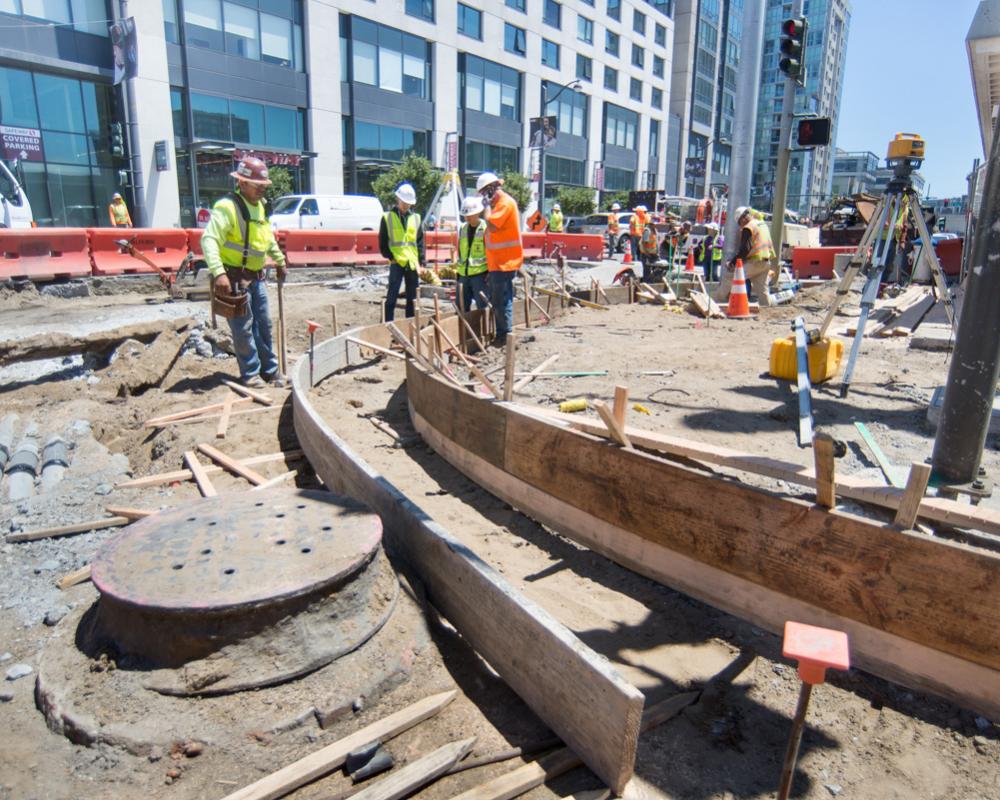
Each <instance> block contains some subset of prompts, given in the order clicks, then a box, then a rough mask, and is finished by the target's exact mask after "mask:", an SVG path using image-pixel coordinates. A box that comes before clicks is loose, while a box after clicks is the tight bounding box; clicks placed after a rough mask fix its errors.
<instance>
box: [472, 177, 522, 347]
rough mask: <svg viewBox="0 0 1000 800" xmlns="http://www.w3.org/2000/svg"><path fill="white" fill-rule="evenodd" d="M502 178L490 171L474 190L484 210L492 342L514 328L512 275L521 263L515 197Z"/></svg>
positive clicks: (502, 340) (499, 341) (501, 341)
mask: <svg viewBox="0 0 1000 800" xmlns="http://www.w3.org/2000/svg"><path fill="white" fill-rule="evenodd" d="M502 186H503V181H502V180H501V179H500V178H498V177H497V176H496V175H495V174H494V173H492V172H484V173H483V174H482V175H480V176H479V177H478V178H477V179H476V191H477V192H478V193H479V196H480V197H481V198H483V205H484V206H486V207H487V209H488V210H487V212H486V268H487V270H488V271H489V274H490V275H489V280H490V302H491V303H492V304H493V316H494V319H495V322H496V326H495V330H496V336H495V337H494V339H493V344H494V345H496V346H497V347H502V346H505V345H506V344H507V334H508V332H510V330H511V329H512V328H513V327H514V278H516V277H517V273H518V272H519V271H520V269H521V266H522V265H523V264H524V244H523V241H522V239H521V221H520V215H519V213H518V210H517V203H516V202H515V201H514V198H513V197H511V196H510V195H509V194H507V192H505V191H504V190H503V189H502V188H501V187H502Z"/></svg>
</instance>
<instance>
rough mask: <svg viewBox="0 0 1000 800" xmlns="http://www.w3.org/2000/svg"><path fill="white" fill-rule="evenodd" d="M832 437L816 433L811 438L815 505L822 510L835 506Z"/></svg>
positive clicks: (835, 491)
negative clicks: (814, 470) (814, 473)
mask: <svg viewBox="0 0 1000 800" xmlns="http://www.w3.org/2000/svg"><path fill="white" fill-rule="evenodd" d="M833 449H834V448H833V437H832V436H830V434H828V433H822V432H820V433H817V434H816V436H815V437H814V438H813V460H814V462H815V465H816V503H817V505H821V506H823V507H824V508H833V507H834V506H835V505H837V490H836V488H835V485H834V477H833V476H834V471H835V469H836V466H835V461H834V455H833Z"/></svg>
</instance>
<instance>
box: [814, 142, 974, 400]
mask: <svg viewBox="0 0 1000 800" xmlns="http://www.w3.org/2000/svg"><path fill="white" fill-rule="evenodd" d="M922 162H923V159H921V158H907V157H904V158H889V159H887V162H886V163H887V165H888V166H890V167H892V168H893V169H894V174H893V178H892V180H891V181H889V185H888V186H887V187H886V190H885V194H883V195H882V199H881V200H879V202H878V205H877V206H876V207H875V212H874V213H873V214H872V217H871V221H870V222H869V223H868V227H867V228H865V232H864V235H863V236H862V237H861V242H860V244H859V245H858V249H857V250H856V251H855V252H854V256H853V257H852V258H851V262H850V264H848V266H847V269H846V270H845V271H844V277H843V278H841V280H840V285H839V286H838V287H837V294H836V296H835V297H834V300H833V305H831V306H830V309H829V310H828V311H827V312H826V318H825V319H824V320H823V325H822V327H820V329H819V331H813V332H812V333H811V334H810V343H816V342H819V341H821V340H822V339H823V338H824V337H825V336H826V333H827V330H828V329H829V327H830V324H831V323H832V322H833V317H834V315H835V314H836V313H837V309H839V308H840V306H841V305H842V304H843V302H844V299H845V298H846V297H847V295H848V294H849V293H850V290H851V284H852V283H853V282H854V279H855V278H856V277H857V276H858V273H859V272H860V273H861V274H862V275H864V277H865V286H864V289H863V290H862V292H861V316H860V317H859V318H858V324H857V329H856V330H855V333H854V343H853V344H852V345H851V355H850V357H849V358H848V360H847V366H846V367H845V368H844V379H843V382H842V383H841V385H840V396H841V397H847V392H848V391H849V390H850V387H851V376H852V375H853V374H854V365H855V362H856V361H857V359H858V353H859V352H860V351H861V340H862V339H863V338H864V335H865V325H866V323H867V322H868V315H869V314H870V313H871V311H872V309H873V308H874V306H875V299H876V298H877V296H878V290H879V285H880V284H881V282H882V275H883V273H884V272H885V270H886V268H887V267H890V266H891V267H893V268H894V271H895V274H896V276H897V279H898V275H899V269H900V267H901V265H902V261H903V258H904V253H903V247H902V242H900V241H896V230H897V226H899V227H905V225H906V222H907V217H908V216H909V217H912V219H913V225H914V227H915V228H916V231H917V235H918V236H919V237H920V242H921V248H920V251H919V253H918V254H917V256H916V259H915V261H914V264H913V269H914V271H915V270H916V269H917V266H918V265H919V263H920V259H921V258H924V259H926V260H927V264H928V266H929V267H930V271H931V275H932V276H933V278H934V286H935V288H936V289H937V293H938V296H939V297H940V298H941V300H942V301H943V302H944V308H945V313H947V315H948V322H949V323H950V324H952V325H954V324H955V309H954V306H953V305H952V302H951V294H950V293H949V291H948V284H947V283H946V282H945V277H944V273H943V272H942V271H941V264H940V263H939V262H938V259H937V255H936V254H935V253H934V248H933V246H932V245H931V234H930V231H928V230H927V223H926V222H924V216H923V213H922V212H921V210H920V198H919V197H918V195H917V193H916V192H915V191H914V189H913V180H912V178H911V174H912V173H913V170H914V169H917V168H918V167H919V166H920V164H921V163H922ZM890 259H892V261H893V263H892V264H891V265H890V263H889V261H890Z"/></svg>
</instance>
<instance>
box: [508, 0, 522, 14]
mask: <svg viewBox="0 0 1000 800" xmlns="http://www.w3.org/2000/svg"><path fill="white" fill-rule="evenodd" d="M504 2H505V4H506V6H507V8H513V9H514V10H515V11H521V12H524V10H525V5H524V2H525V0H504Z"/></svg>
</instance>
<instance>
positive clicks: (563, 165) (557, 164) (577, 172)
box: [545, 156, 587, 197]
mask: <svg viewBox="0 0 1000 800" xmlns="http://www.w3.org/2000/svg"><path fill="white" fill-rule="evenodd" d="M586 172H587V164H586V162H585V161H582V160H578V159H575V158H559V156H546V157H545V184H546V187H545V188H546V192H545V194H546V196H547V195H548V194H549V193H548V191H547V190H548V188H549V185H555V184H562V185H564V186H586V185H587V176H586ZM556 194H558V192H553V193H552V196H553V197H554V196H555V195H556Z"/></svg>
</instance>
